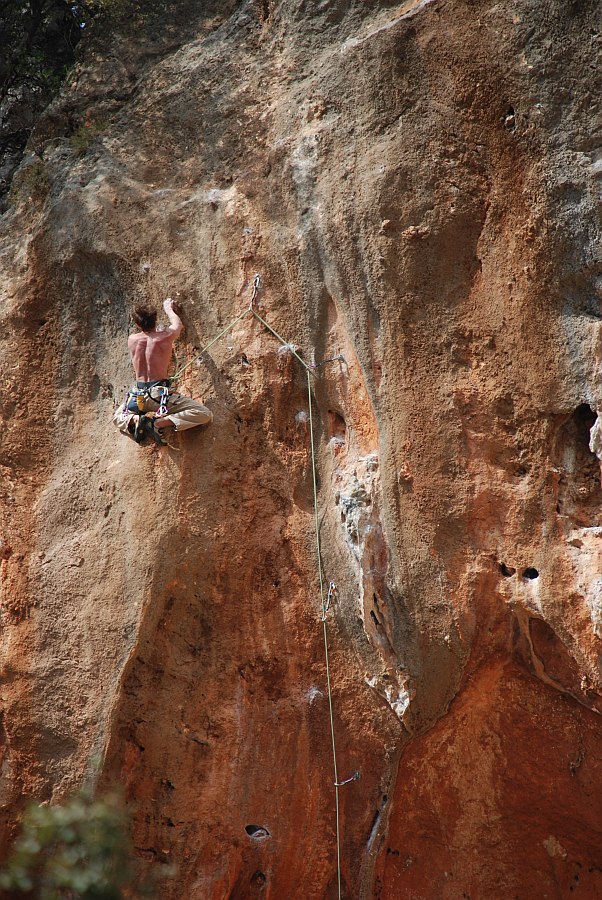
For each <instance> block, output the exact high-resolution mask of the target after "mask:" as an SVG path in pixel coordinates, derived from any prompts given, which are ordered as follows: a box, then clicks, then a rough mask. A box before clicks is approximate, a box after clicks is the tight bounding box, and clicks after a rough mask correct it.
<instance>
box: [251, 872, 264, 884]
mask: <svg viewBox="0 0 602 900" xmlns="http://www.w3.org/2000/svg"><path fill="white" fill-rule="evenodd" d="M266 881H267V878H266V877H265V875H264V874H263V872H255V874H254V875H253V877H252V878H251V884H265V883H266Z"/></svg>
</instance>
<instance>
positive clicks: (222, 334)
mask: <svg viewBox="0 0 602 900" xmlns="http://www.w3.org/2000/svg"><path fill="white" fill-rule="evenodd" d="M260 284H261V277H260V275H259V273H257V274H256V275H255V277H254V278H253V284H252V292H251V299H250V301H249V305H248V306H247V308H246V309H245V310H243V312H241V314H240V315H239V316H236V318H235V319H233V320H232V321H231V322H230V324H229V325H226V327H225V328H223V329H222V331H220V333H219V334H216V335H215V337H214V338H212V339H211V340H210V341H209V343H208V344H207V345H206V346H205V347H203V349H202V350H201V351H200V353H197V354H196V356H193V357H192V359H190V360H188V362H187V363H184V365H183V366H181V367H180V368H179V369H178V371H177V372H176V374H175V375H172V376H171V378H170V379H169V380H170V381H177V379H178V378H179V377H180V375H181V374H182V372H185V371H186V369H187V368H188V367H189V366H191V365H192V364H193V363H195V362H196V361H197V360H199V359H200V358H201V356H203V354H204V353H206V352H207V350H209V348H210V347H213V345H214V344H217V342H218V341H219V340H220V338H223V337H225V335H227V334H228V332H229V331H232V329H233V328H234V326H235V325H236V323H237V322H240V320H241V319H244V317H245V316H246V315H248V314H249V313H251V312H252V313H253V314H254V315H256V313H255V310H254V309H253V302H254V300H255V297H256V296H257V292H258V290H259V285H260Z"/></svg>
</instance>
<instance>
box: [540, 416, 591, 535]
mask: <svg viewBox="0 0 602 900" xmlns="http://www.w3.org/2000/svg"><path fill="white" fill-rule="evenodd" d="M596 420H597V415H596V413H595V411H594V410H593V409H592V408H591V406H589V404H588V403H581V404H579V406H578V407H577V408H576V409H575V411H574V412H573V413H572V414H571V415H570V416H568V417H567V416H566V415H565V416H563V417H562V419H561V424H560V428H559V430H558V433H557V439H556V446H555V448H554V451H555V452H554V454H553V457H552V462H553V463H554V464H555V465H556V466H557V467H558V469H559V470H560V471H559V475H560V477H559V479H558V511H559V513H560V515H563V516H567V517H568V518H569V519H570V520H571V521H572V522H573V523H574V524H575V525H577V526H578V527H583V526H586V527H590V526H597V525H602V489H601V487H600V465H599V462H598V459H597V458H596V455H595V453H592V451H591V450H590V448H589V442H590V431H591V429H592V428H593V426H594V424H595V423H596Z"/></svg>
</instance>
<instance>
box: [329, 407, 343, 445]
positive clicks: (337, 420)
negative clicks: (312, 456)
mask: <svg viewBox="0 0 602 900" xmlns="http://www.w3.org/2000/svg"><path fill="white" fill-rule="evenodd" d="M328 433H329V435H330V437H335V438H340V439H341V440H345V435H346V434H347V423H346V422H345V419H344V418H343V416H342V415H341V414H340V413H338V412H336V411H335V410H334V409H329V410H328Z"/></svg>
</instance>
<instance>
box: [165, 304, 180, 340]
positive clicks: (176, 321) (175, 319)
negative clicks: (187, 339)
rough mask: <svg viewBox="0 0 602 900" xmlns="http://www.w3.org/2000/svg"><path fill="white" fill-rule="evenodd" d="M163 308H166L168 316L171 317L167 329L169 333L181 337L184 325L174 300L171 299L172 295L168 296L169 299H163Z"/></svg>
mask: <svg viewBox="0 0 602 900" xmlns="http://www.w3.org/2000/svg"><path fill="white" fill-rule="evenodd" d="M163 309H164V310H165V312H166V314H167V318H168V319H169V328H168V329H167V331H168V333H169V334H172V335H173V336H174V338H177V337H179V335H180V333H181V331H182V329H183V327H184V325H183V323H182V320H181V318H180V317H179V315H178V314H177V312H176V311H175V309H174V301H173V300H172V299H171V297H168V298H167V300H164V301H163Z"/></svg>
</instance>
